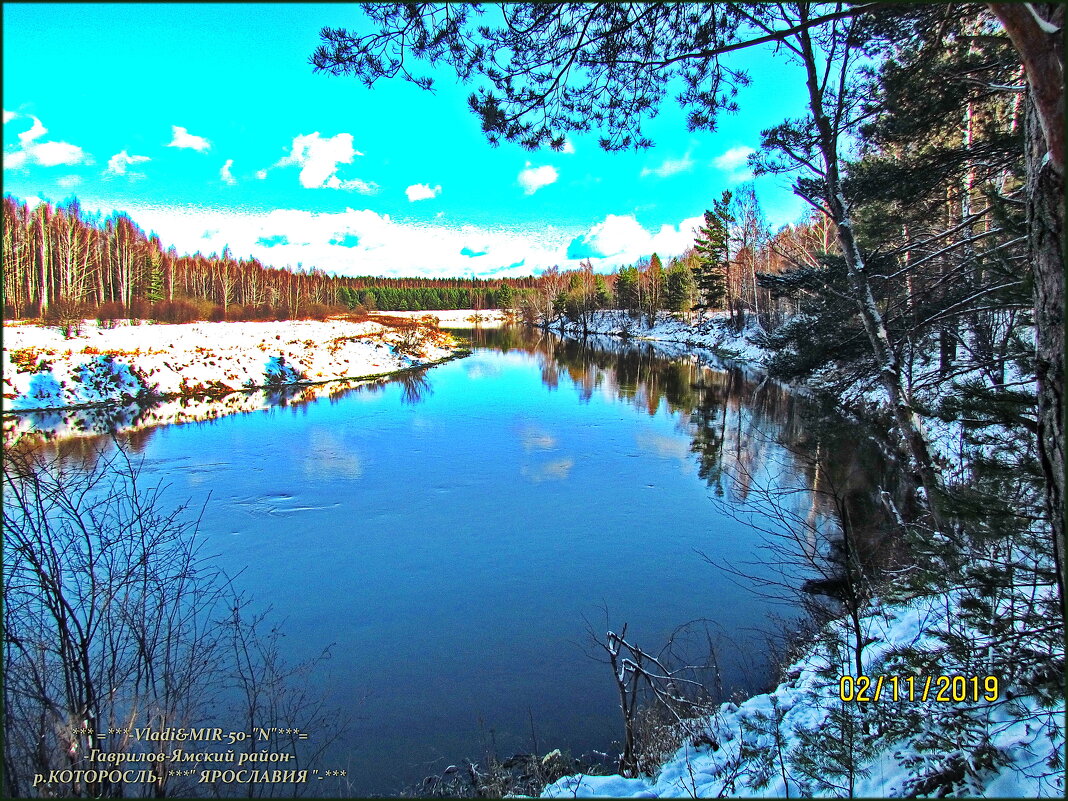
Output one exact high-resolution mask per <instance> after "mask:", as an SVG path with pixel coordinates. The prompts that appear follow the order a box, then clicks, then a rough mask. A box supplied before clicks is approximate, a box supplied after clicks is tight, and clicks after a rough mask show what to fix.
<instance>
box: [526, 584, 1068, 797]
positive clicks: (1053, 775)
mask: <svg viewBox="0 0 1068 801" xmlns="http://www.w3.org/2000/svg"><path fill="white" fill-rule="evenodd" d="M961 599H962V594H961V593H960V592H959V591H950V592H948V593H946V594H944V595H940V594H934V595H930V596H927V597H921V598H915V599H912V600H911V601H908V602H902V603H896V604H890V603H885V604H884V603H880V602H875V603H873V604H872V606H871V607H870V609H869V611H868V613H867V614H866V615H864V617H863V618H862V619H861V626H862V629H863V634H864V640H865V642H866V645H865V647H864V657H863V664H864V675H865V676H868V677H870V678H871V680H872V683H871V686H870V687H867V688H866V689H862V688H861V685H858V684H857V683H856V682H854V681H852V680H848V679H847V680H845V681H844V682H843V680H842V677H843V676H853V674H855V673H856V669H855V668H854V667H852V666H851V662H852V660H851V655H850V654H849V653H847V651H848V650H849V649H848V648H844V647H843V646H844V645H846V644H848V643H849V642H850V640H851V638H852V637H853V633H852V632H851V631H850V630H849V629H848V624H847V623H846V621H836V622H834V623H831V624H829V625H828V626H827V627H826V628H825V629H824V631H823V632H822V634H821V636H820V638H819V640H818V642H817V643H816V644H814V645H813V646H812V647H811V648H810V649H809V651H808V652H807V653H806V654H805V656H804V657H802V658H801V659H799V660H798V661H796V662H795V663H794V664H792V665H791V666H790V667H789V668H787V669H786V671H785V673H784V676H785V680H784V681H783V682H782V683H781V684H779V685H778V686H777V687H776V688H775V689H774V690H772V691H771V692H769V693H764V694H760V695H756V696H754V697H752V698H749V699H747V700H745V701H742V702H741V703H740V704H735V703H725V704H722V705H721V706H720V707H719V709H718V710H716V711H715V712H714V713H713V714H711V715H710V716H708V717H707V718H701V719H696V720H691V721H686V722H685V723H684V724H683V726H684V727H685V728H684V731H685V735H684V739H685V742H684V744H683V745H682V747H681V748H679V750H678V751H677V752H676V753H675V754H674V755H673V756H671V757H670V758H669V759H667V760H666V761H665V762H664V763H663V765H662V766H661V768H660V770H659V771H658V772H657V773H656V775H654V776H651V777H638V778H624V777H622V776H619V775H614V776H586V775H577V776H566V777H564V778H562V779H559V780H558V781H556V782H554V783H553V784H551V785H549V786H548V787H546V788H545V790H544V792H543V795H544V796H547V797H553V798H574V797H602V798H636V797H637V798H658V797H674V798H722V797H742V798H749V797H775V798H783V797H786V798H789V797H847V796H848V797H859V798H893V797H910V796H912V797H915V796H917V795H918V796H942V795H946V794H948V795H951V796H957V795H963V796H966V797H991V798H997V797H1002V798H1040V797H1043V798H1057V797H1063V795H1064V768H1063V765H1064V714H1065V705H1064V700H1063V699H1060V700H1059V701H1058V700H1054V701H1053V702H1052V703H1047V704H1043V703H1041V702H1040V699H1039V698H1038V697H1036V696H1034V695H1026V694H1021V693H1019V692H1018V688H1015V687H1012V686H1009V685H1008V684H1007V683H1006V682H1004V681H999V680H998V677H996V676H995V677H993V680H991V679H989V678H987V677H985V676H976V667H975V665H974V664H973V665H964V664H960V663H959V662H956V661H955V660H954V658H953V656H952V654H951V653H949V652H948V651H947V649H946V647H945V642H946V639H947V636H948V635H953V634H956V635H958V636H967V631H965V630H964V629H963V628H962V626H961V624H960V622H959V620H958V619H957V618H958V615H959V613H960V601H961ZM925 654H926V655H928V656H931V657H934V658H936V659H937V661H938V674H937V675H932V676H930V678H931V679H932V681H931V683H930V685H928V676H927V675H923V674H917V672H916V665H917V664H918V662H919V661H921V658H920V657H922V655H925ZM918 655H919V656H918ZM1042 667H1043V666H1041V665H1036V666H1035V669H1036V670H1040V669H1042ZM953 676H957V677H962V678H960V680H959V681H957V682H954V681H953V680H952V678H950V677H953ZM972 676H975V677H976V681H972V679H971V677H972ZM853 677H854V678H855V676H853ZM880 677H882V678H881V680H880ZM940 677H945V678H946V681H944V682H943V681H941V680H940ZM943 684H945V688H944V692H942V690H943V688H942V685H943ZM877 687H878V690H877V689H876V688H877ZM954 694H956V697H957V699H959V700H954ZM843 695H844V696H845V697H847V698H848V699H849V700H843ZM858 695H859V698H858V697H857V696H858ZM876 695H878V698H876ZM903 722H905V723H906V724H907V723H909V722H911V723H912V728H911V729H909V728H904V727H903V726H902V723H903ZM1057 760H1059V762H1058V761H1057Z"/></svg>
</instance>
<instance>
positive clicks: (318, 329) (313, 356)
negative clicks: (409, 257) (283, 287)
mask: <svg viewBox="0 0 1068 801" xmlns="http://www.w3.org/2000/svg"><path fill="white" fill-rule="evenodd" d="M137 322H138V321H127V322H126V324H123V325H119V326H117V327H115V328H99V327H97V326H96V325H95V323H94V321H86V322H85V324H84V325H83V326H82V329H81V333H79V334H78V335H77V336H74V337H71V338H69V339H67V338H64V336H63V334H62V333H61V332H60V331H58V330H57V329H54V328H46V327H42V326H39V325H32V324H25V323H22V324H19V323H9V322H5V324H4V341H3V362H2V370H3V372H2V375H3V411H4V412H5V415H6V413H8V412H14V411H18V412H27V411H30V410H70V409H72V408H83V407H93V406H102V405H111V406H117V407H120V408H122V407H130V406H131V405H136V402H138V401H145V400H148V399H159V398H163V399H176V398H180V399H183V403H182V404H178V406H179V407H180V409H181V411H180V412H179V411H178V409H175V408H171V410H170V411H171V413H172V414H175V415H176V417H175V420H177V419H188V418H189V416H190V414H191V408H190V406H191V404H190V402H189V401H191V400H192V399H195V398H200V397H205V396H211V397H213V398H217V399H218V398H221V397H222V396H225V395H228V394H229V393H234V392H240V391H245V390H250V389H255V388H268V389H274V390H277V389H278V388H280V387H283V386H285V385H292V384H297V385H301V386H305V387H307V386H311V385H315V384H321V383H324V382H334V381H338V380H340V379H357V378H360V379H367V378H372V377H377V376H383V375H386V374H389V373H393V372H396V371H398V370H404V369H408V368H412V367H418V366H422V365H429V364H433V363H436V362H439V361H442V360H443V359H447V358H449V357H451V356H453V355H454V354H455V353H456V351H457V349H458V346H457V344H456V343H455V342H454V341H453V339H452V337H450V336H449V335H448V334H446V333H444V332H441V331H433V330H425V329H424V333H422V334H420V335H419V336H418V337H415V339H414V341H413V342H405V341H404V335H403V333H402V332H401V331H399V330H397V329H396V328H392V327H388V326H384V325H382V324H381V323H378V322H375V321H373V320H372V321H365V322H352V321H348V320H343V319H334V320H328V321H309V320H299V321H286V322H249V323H189V324H182V325H155V324H147V323H146V324H137ZM267 397H268V396H267V394H262V395H261V397H260V398H259V400H257V399H255V398H249V399H248V401H247V402H245V401H242V400H240V399H233V398H231V399H228V400H227V402H225V403H224V402H222V400H217V401H212V402H207V401H206V402H205V403H204V404H203V405H202V408H200V409H199V410H198V413H199V414H202V415H206V416H217V415H218V414H220V413H229V411H236V410H239V409H244V408H246V407H248V406H249V405H252V406H253V407H257V406H259V405H261V404H262V403H265V402H267ZM166 406H167V404H164V407H166ZM172 406H173V404H172ZM164 410H165V409H161V408H160V407H159V406H157V407H155V409H154V412H153V414H152V415H151V416H152V417H155V418H156V419H157V424H158V422H168V421H171V420H170V419H169V418H168V417H167V416H166V415H165V414H160V413H161V412H162V411H164ZM91 418H92V416H90V419H91ZM201 419H203V418H201ZM83 420H84V418H83ZM20 427H22V426H20V425H19V424H17V423H14V422H12V421H10V420H8V419H7V418H6V417H5V432H6V431H7V430H9V429H12V428H20ZM89 428H90V429H91V428H93V426H92V425H90V426H89Z"/></svg>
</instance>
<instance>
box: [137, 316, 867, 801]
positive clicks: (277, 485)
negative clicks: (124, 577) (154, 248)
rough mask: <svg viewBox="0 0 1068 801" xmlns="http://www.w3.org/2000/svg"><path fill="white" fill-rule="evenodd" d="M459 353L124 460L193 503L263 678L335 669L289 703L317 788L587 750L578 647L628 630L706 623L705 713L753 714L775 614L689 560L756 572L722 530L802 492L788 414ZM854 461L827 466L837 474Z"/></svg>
mask: <svg viewBox="0 0 1068 801" xmlns="http://www.w3.org/2000/svg"><path fill="white" fill-rule="evenodd" d="M468 334H469V335H472V332H468ZM473 343H474V345H475V350H474V353H473V355H472V356H470V357H468V358H465V359H460V360H456V361H453V362H450V363H447V364H445V365H442V366H440V367H436V368H433V369H430V370H427V371H425V372H423V373H415V374H411V375H408V376H406V377H405V378H404V379H403V380H398V381H393V382H391V383H387V384H381V385H371V386H365V387H362V388H358V389H354V390H350V391H348V392H346V393H345V394H343V395H341V396H340V397H336V398H329V399H327V398H322V399H319V400H313V401H310V402H307V403H301V404H290V405H288V406H278V407H275V408H273V409H270V410H268V411H266V412H255V413H250V414H237V415H231V416H227V417H223V418H220V419H217V420H214V421H211V422H205V423H192V424H184V425H174V426H164V427H160V428H157V429H152V430H151V431H150V432H148V433H145V432H141V433H139V434H137V435H136V437H131V438H130V444H131V447H132V448H133V449H134V450H135V451H137V452H139V454H140V456H141V457H143V459H144V468H143V470H144V473H145V474H147V476H148V478H149V479H152V480H158V479H163V480H164V481H165V482H166V483H168V484H169V485H170V486H169V489H168V490H167V492H168V498H169V499H170V500H172V501H174V502H177V501H179V500H186V499H189V500H191V501H192V504H193V505H194V506H200V504H202V503H204V502H205V501H206V505H205V508H204V514H203V520H202V523H201V532H202V533H203V535H204V536H205V538H206V542H207V547H208V550H209V551H211V552H214V553H217V554H218V555H219V559H220V560H221V563H222V565H223V566H224V567H225V568H226V569H227V570H228V571H229V572H231V573H237V572H238V571H240V575H239V577H238V578H237V581H236V584H237V585H238V586H239V587H240V588H242V589H244V590H247V591H248V592H250V593H251V594H252V595H254V597H255V601H256V605H257V608H260V609H266V608H268V607H270V609H271V610H272V611H271V612H270V616H269V620H270V621H272V622H276V623H277V624H278V625H279V626H280V628H281V630H282V631H284V633H285V637H284V639H283V640H282V641H281V642H282V646H283V653H284V656H285V657H286V659H287V660H288V661H289V662H290V663H297V662H299V661H301V660H303V659H307V658H310V657H314V656H315V655H316V654H318V653H319V652H321V651H322V649H323V648H325V647H327V646H331V645H332V646H333V647H332V650H331V654H332V656H331V658H330V659H329V660H328V661H326V662H324V663H322V664H321V665H319V666H318V667H317V668H316V669H315V670H314V672H313V673H312V675H311V678H310V680H311V684H310V689H311V695H312V696H313V697H314V698H315V699H316V700H321V701H322V702H323V703H324V705H325V706H326V707H327V708H330V709H335V710H337V711H339V712H340V713H341V714H342V715H343V716H344V717H346V718H348V719H349V728H348V731H347V732H346V734H345V735H344V737H343V738H342V739H341V740H339V741H338V742H337V743H336V744H334V746H333V747H331V749H330V750H329V752H328V755H327V756H324V757H323V758H321V760H320V762H321V764H319V765H317V766H316V767H320V768H323V769H336V768H344V769H345V770H346V771H347V780H348V785H347V790H346V793H348V794H356V795H366V794H379V793H383V794H392V793H397V792H399V791H401V790H403V789H404V788H405V787H412V786H415V785H417V784H418V782H419V781H420V779H422V778H423V777H424V776H427V775H430V774H432V773H440V772H441V771H442V770H443V769H444V768H445V767H446V766H447V765H449V764H454V763H456V764H458V763H460V761H461V760H462V759H463V758H465V757H469V758H471V759H474V760H476V761H481V760H482V759H483V758H484V756H485V754H486V753H487V751H490V750H493V751H494V752H495V753H496V755H497V756H498V757H500V758H501V759H503V758H505V757H507V756H510V755H511V754H513V753H516V752H524V751H530V750H532V748H533V745H532V739H533V737H536V738H537V745H538V748H539V749H540V751H541V753H545V752H546V751H548V750H549V749H551V748H561V749H564V750H570V751H571V753H573V754H575V755H578V754H581V753H584V752H588V751H591V750H593V749H601V750H606V751H611V750H612V748H613V747H614V746H613V742H614V741H618V740H619V738H620V735H621V733H622V727H621V724H620V721H619V710H618V706H617V704H618V698H617V696H616V691H615V686H614V684H613V681H612V677H611V673H610V669H609V668H608V666H607V665H606V664H602V663H600V662H598V661H596V660H594V659H593V658H591V657H590V656H588V655H589V654H595V653H597V651H598V649H597V647H596V646H595V645H594V644H593V642H592V639H591V632H593V633H594V634H596V635H598V636H603V635H604V633H605V631H606V630H607V628H609V627H611V628H614V629H615V630H617V631H618V630H619V628H620V627H621V626H622V625H623V624H624V623H626V624H627V625H628V630H627V631H628V635H629V636H630V637H631V638H633V640H634V641H635V642H637V643H639V644H641V645H643V646H644V647H645V648H647V649H649V650H653V651H656V650H658V649H659V647H660V646H661V645H662V644H663V643H664V642H665V641H666V639H667V638H668V637H669V636H670V634H671V632H672V631H673V630H674V629H675V628H676V627H677V626H679V625H680V624H682V623H685V622H686V621H690V620H694V619H699V618H703V619H706V620H708V621H709V625H710V627H711V628H713V629H715V630H717V631H719V632H720V634H721V635H722V638H721V641H720V643H719V649H720V652H719V659H720V663H721V667H722V670H723V680H724V683H725V686H726V689H727V690H728V691H730V690H731V689H735V690H737V689H741V690H746V691H756V690H759V689H762V688H763V687H764V686H765V685H766V683H767V682H768V680H769V678H770V672H769V665H768V656H767V653H768V649H767V646H766V637H765V633H766V632H768V631H773V630H774V629H775V626H774V624H773V622H772V621H771V620H770V618H769V614H770V613H772V612H776V613H778V614H780V615H781V614H783V613H784V612H785V613H786V614H787V615H789V614H790V610H789V609H788V608H787V609H786V610H784V609H783V608H782V607H775V606H773V605H771V604H770V603H769V602H768V601H766V600H763V599H761V598H760V597H759V596H757V595H754V594H752V593H750V592H747V591H746V590H745V589H742V588H740V587H739V586H738V584H737V583H736V581H735V580H732V579H731V577H729V576H728V575H726V574H725V573H723V572H721V571H720V570H717V569H716V568H715V567H714V566H713V565H711V564H710V563H709V561H708V559H706V558H704V556H703V555H702V554H704V555H707V556H708V557H711V558H713V559H715V560H718V561H722V562H726V563H729V564H732V565H736V566H741V565H743V564H745V563H748V562H754V563H757V565H756V566H753V567H745V568H744V570H745V571H746V572H752V573H764V574H767V571H768V568H766V567H764V566H761V563H763V562H764V561H766V555H765V554H764V553H763V551H761V550H760V548H759V546H760V542H761V535H760V532H759V531H758V530H756V528H754V527H753V526H751V525H749V524H747V522H745V521H744V519H743V520H739V519H736V518H735V517H733V516H732V515H731V514H730V509H731V508H732V506H736V505H737V504H739V503H741V502H745V501H750V502H751V501H753V500H754V499H755V498H758V497H759V495H760V492H761V490H762V488H764V487H768V486H786V485H791V484H798V483H799V484H802V485H803V484H805V483H806V482H807V481H808V480H809V479H808V476H809V475H810V474H811V468H810V467H808V466H806V462H805V459H803V458H802V457H799V456H796V455H794V451H795V450H796V449H798V448H803V447H805V442H806V438H807V437H809V436H810V435H809V434H808V429H807V428H806V423H805V418H804V417H803V415H802V414H801V406H802V402H801V401H800V400H799V399H797V398H796V397H794V396H791V395H790V394H789V393H788V392H786V391H785V390H783V389H782V388H781V387H779V386H777V385H775V384H773V383H771V382H766V381H762V380H761V377H760V376H759V375H757V374H755V373H751V372H746V371H744V370H743V369H741V368H738V367H727V366H725V365H722V364H719V365H711V366H707V365H699V364H697V363H696V362H695V361H693V360H692V359H683V360H671V359H666V358H662V357H658V356H656V355H655V354H654V353H653V352H652V350H651V349H650V348H649V347H648V346H647V345H646V346H643V345H623V344H620V343H619V342H609V341H607V340H605V341H604V342H603V343H602V345H603V346H604V347H596V346H594V345H591V344H588V343H587V344H583V343H577V342H565V341H563V340H560V339H557V338H555V337H552V336H550V335H546V334H544V333H540V332H530V331H525V330H511V329H503V330H498V331H493V330H488V331H484V332H477V333H474V334H473ZM784 443H785V444H784ZM860 458H861V456H860V455H859V450H858V449H856V448H843V450H842V455H841V457H840V458H839V460H838V461H839V462H840V463H841V464H840V468H841V471H842V475H846V476H848V475H856V474H863V472H864V470H865V469H866V468H865V467H864V466H863V465H859V466H858V465H857V464H855V461H856V460H857V459H860ZM796 503H797V504H800V505H799V506H797V507H796V508H797V509H800V511H801V513H802V514H803V513H804V505H805V504H807V503H809V500H808V499H807V498H803V497H800V496H799V497H798V499H797V501H796ZM294 725H296V724H295V723H294ZM532 731H533V735H532ZM313 736H314V732H313ZM335 792H336V791H335Z"/></svg>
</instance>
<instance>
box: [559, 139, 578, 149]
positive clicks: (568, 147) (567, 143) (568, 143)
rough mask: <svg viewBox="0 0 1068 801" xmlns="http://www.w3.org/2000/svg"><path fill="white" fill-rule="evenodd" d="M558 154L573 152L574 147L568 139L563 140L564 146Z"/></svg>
mask: <svg viewBox="0 0 1068 801" xmlns="http://www.w3.org/2000/svg"><path fill="white" fill-rule="evenodd" d="M560 152H561V153H574V152H575V146H574V145H573V144H572V143H571V140H570V139H566V138H565V139H564V146H563V148H562V149H561V150H560Z"/></svg>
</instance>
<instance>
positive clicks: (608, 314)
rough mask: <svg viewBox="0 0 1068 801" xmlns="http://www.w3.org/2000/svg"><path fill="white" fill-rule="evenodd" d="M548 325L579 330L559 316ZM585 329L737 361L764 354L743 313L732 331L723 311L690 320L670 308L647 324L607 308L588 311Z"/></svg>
mask: <svg viewBox="0 0 1068 801" xmlns="http://www.w3.org/2000/svg"><path fill="white" fill-rule="evenodd" d="M548 328H549V329H550V330H555V331H559V332H561V333H563V334H567V335H569V336H580V335H581V334H582V325H581V324H579V323H569V322H567V321H565V320H563V319H559V320H556V321H554V322H552V323H550V324H549V326H548ZM586 330H587V332H589V333H596V334H609V335H612V336H620V337H626V338H629V339H634V340H647V341H652V342H657V343H666V342H670V343H677V344H680V345H686V346H689V347H688V348H687V349H684V350H690V349H692V348H695V347H696V348H704V349H707V350H709V351H712V352H714V353H716V354H718V355H720V356H723V357H727V358H729V359H732V360H735V361H741V362H752V363H756V364H763V363H764V360H765V359H766V358H767V355H768V354H767V351H766V350H765V349H764V348H763V347H762V346H761V345H760V342H761V337H762V336H763V335H764V330H763V329H762V328H761V327H760V323H759V322H757V319H756V317H755V316H752V315H747V316H746V323H745V327H744V328H743V329H742V331H741V332H740V333H735V331H734V330H733V328H732V327H731V325H730V321H729V319H728V318H727V315H726V313H725V312H715V313H711V314H705V315H695V316H694V318H693V320H692V321H687V320H685V319H683V318H682V317H681V316H678V315H675V314H672V313H670V312H660V313H659V314H657V317H656V322H655V323H654V324H653V325H649V324H648V321H647V319H646V318H645V316H644V315H642V316H640V317H635V316H632V315H631V314H629V313H628V312H625V311H620V310H616V309H608V310H603V311H596V312H591V313H590V315H589V320H588V323H587V326H586Z"/></svg>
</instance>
